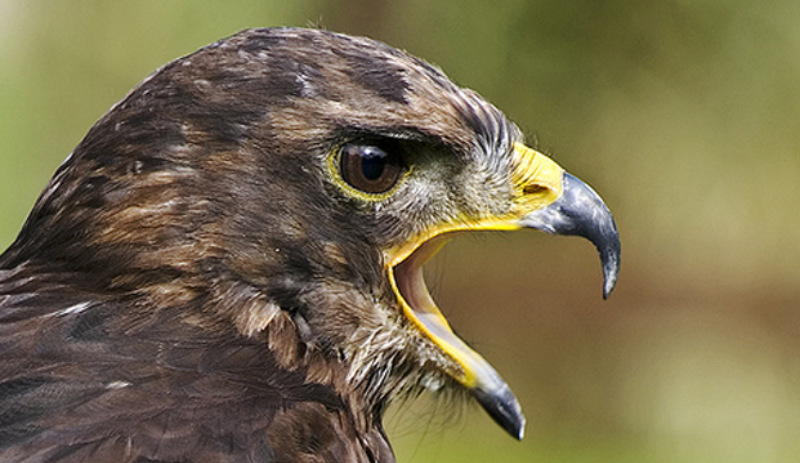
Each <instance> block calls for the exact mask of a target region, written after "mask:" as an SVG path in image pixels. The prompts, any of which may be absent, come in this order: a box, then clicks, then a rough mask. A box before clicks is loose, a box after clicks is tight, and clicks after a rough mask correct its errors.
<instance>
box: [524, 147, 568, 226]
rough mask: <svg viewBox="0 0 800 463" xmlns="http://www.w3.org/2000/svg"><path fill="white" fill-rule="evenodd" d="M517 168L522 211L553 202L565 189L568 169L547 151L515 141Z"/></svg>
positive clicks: (525, 211) (528, 210)
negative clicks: (563, 182) (566, 170)
mask: <svg viewBox="0 0 800 463" xmlns="http://www.w3.org/2000/svg"><path fill="white" fill-rule="evenodd" d="M513 155H514V158H515V159H514V160H515V163H514V170H513V171H512V172H511V180H512V182H514V186H515V187H516V190H517V191H516V193H517V195H516V202H517V204H518V206H519V208H520V209H521V212H522V213H527V212H531V211H534V210H536V209H539V208H541V207H544V206H547V205H549V204H551V203H553V202H554V201H555V200H556V199H558V198H559V197H560V196H561V193H562V192H563V185H562V181H563V180H562V179H563V176H564V169H562V168H561V166H559V165H558V164H556V163H555V161H553V160H552V159H550V158H549V157H547V156H545V155H544V154H542V153H540V152H538V151H536V150H534V149H531V148H528V147H527V146H525V145H523V144H522V143H515V144H514V152H513Z"/></svg>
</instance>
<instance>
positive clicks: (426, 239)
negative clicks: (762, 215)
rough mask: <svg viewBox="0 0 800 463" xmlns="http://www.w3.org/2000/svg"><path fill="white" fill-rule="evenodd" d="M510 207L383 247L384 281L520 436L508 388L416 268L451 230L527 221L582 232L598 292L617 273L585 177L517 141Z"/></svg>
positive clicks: (603, 213) (604, 213)
mask: <svg viewBox="0 0 800 463" xmlns="http://www.w3.org/2000/svg"><path fill="white" fill-rule="evenodd" d="M513 163H514V167H513V169H512V172H511V181H512V183H513V185H514V189H515V196H514V211H513V212H512V213H510V214H508V215H505V216H502V217H484V218H480V219H476V220H474V221H469V222H464V223H452V224H446V225H443V226H441V227H439V228H437V229H436V230H433V231H431V232H429V233H428V234H426V235H424V236H420V237H418V238H417V239H415V240H414V241H413V242H411V243H407V244H406V245H404V246H401V247H399V248H397V249H393V250H392V251H391V252H389V253H387V255H386V259H387V260H386V262H387V265H388V266H389V272H388V274H389V281H390V284H391V286H392V289H393V290H394V292H395V294H396V295H397V299H398V302H399V303H400V305H401V307H402V308H403V312H404V314H405V316H406V317H407V318H408V319H409V320H411V321H412V322H413V323H414V324H415V325H416V326H417V328H418V329H419V330H420V331H421V332H422V333H423V334H424V335H425V336H427V337H428V338H429V339H430V340H431V341H433V343H434V344H436V345H437V346H438V347H439V348H441V349H442V351H444V352H445V353H446V354H447V355H448V356H449V357H451V358H452V359H453V360H454V361H455V363H456V364H457V368H455V369H454V370H453V371H448V372H447V373H448V374H449V375H451V376H452V377H453V378H455V379H456V380H457V381H458V382H459V383H461V384H462V385H463V386H464V387H466V388H467V389H469V390H470V391H471V392H472V394H473V396H474V397H475V399H476V400H477V401H478V403H480V404H481V406H483V408H484V409H485V410H486V412H487V413H489V415H490V416H491V417H492V418H493V419H494V420H495V421H496V422H497V423H498V424H499V425H500V426H501V427H502V428H503V429H505V430H506V431H507V432H508V433H509V434H511V435H512V436H514V437H515V438H517V439H522V437H523V433H524V428H525V417H524V416H523V414H522V409H521V407H520V405H519V402H518V401H517V399H516V397H514V394H513V393H512V392H511V389H510V388H509V387H508V385H507V384H506V382H505V381H504V380H503V379H502V378H501V377H500V375H499V374H498V373H497V371H495V369H494V368H492V366H491V365H489V363H488V362H487V361H486V360H484V359H483V357H481V356H480V355H479V354H478V353H477V352H475V351H474V350H472V349H471V348H470V347H469V346H468V345H467V344H466V343H465V342H464V341H462V340H461V339H460V338H459V337H458V336H456V335H455V333H453V330H452V329H451V328H450V325H449V324H448V323H447V320H446V319H445V318H444V316H443V315H442V313H441V311H439V308H438V307H437V306H436V303H435V302H434V300H433V298H432V297H431V295H430V293H429V292H428V289H427V286H426V285H425V280H424V278H423V274H422V267H423V265H424V264H425V263H426V262H427V261H429V260H430V259H431V258H432V257H433V256H434V255H435V254H436V252H438V251H439V249H441V248H442V246H444V244H445V243H446V241H447V240H448V239H449V238H451V237H452V236H453V235H454V234H457V233H458V232H465V231H475V230H518V229H521V228H534V229H537V230H541V231H544V232H547V233H552V234H562V235H578V236H583V237H585V238H587V239H589V240H590V241H591V242H592V243H593V244H594V245H595V247H597V250H598V252H599V253H600V260H601V262H602V265H603V276H604V284H603V297H604V298H607V297H608V295H609V294H610V293H611V291H612V290H613V288H614V284H615V283H616V280H617V274H618V273H619V263H620V242H619V234H618V233H617V227H616V224H615V222H614V218H613V217H612V215H611V212H610V211H609V210H608V208H607V207H606V205H605V204H604V203H603V201H602V199H600V197H599V196H598V195H597V193H595V192H594V190H592V189H591V188H590V187H589V186H588V185H586V184H585V183H583V182H581V181H580V180H578V179H577V178H576V177H574V176H572V175H570V174H568V173H566V172H564V170H563V169H562V168H561V167H560V166H559V165H558V164H556V163H555V162H553V161H552V160H551V159H549V158H548V157H546V156H544V155H543V154H541V153H539V152H537V151H535V150H532V149H530V148H528V147H527V146H524V145H522V144H516V145H515V146H514V151H513Z"/></svg>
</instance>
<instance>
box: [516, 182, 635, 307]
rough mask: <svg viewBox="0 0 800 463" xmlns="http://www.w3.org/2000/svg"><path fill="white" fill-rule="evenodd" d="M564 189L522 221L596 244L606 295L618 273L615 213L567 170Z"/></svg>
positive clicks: (537, 227)
mask: <svg viewBox="0 0 800 463" xmlns="http://www.w3.org/2000/svg"><path fill="white" fill-rule="evenodd" d="M562 185H563V187H562V188H563V192H562V194H561V196H560V197H559V198H558V199H557V200H556V201H555V202H554V203H552V204H550V205H549V206H547V207H545V208H543V209H539V210H536V211H533V212H530V213H529V214H527V215H525V216H524V217H523V218H522V220H521V221H520V224H521V225H522V226H524V227H530V228H535V229H537V230H541V231H544V232H547V233H552V234H555V235H577V236H582V237H584V238H586V239H588V240H589V241H591V242H592V244H594V245H595V247H596V248H597V251H598V252H599V253H600V262H601V263H602V265H603V280H604V281H603V298H604V299H607V298H608V296H609V294H611V291H612V290H613V289H614V285H615V284H616V283H617V275H618V274H619V259H620V250H621V249H620V243H619V232H617V224H616V223H615V222H614V217H613V216H612V215H611V212H610V211H609V210H608V207H606V205H605V203H603V200H602V199H600V196H598V194H597V193H595V191H594V190H592V188H591V187H590V186H589V185H587V184H585V183H583V182H582V181H580V180H578V178H577V177H575V176H573V175H571V174H569V173H567V172H564V174H563V177H562Z"/></svg>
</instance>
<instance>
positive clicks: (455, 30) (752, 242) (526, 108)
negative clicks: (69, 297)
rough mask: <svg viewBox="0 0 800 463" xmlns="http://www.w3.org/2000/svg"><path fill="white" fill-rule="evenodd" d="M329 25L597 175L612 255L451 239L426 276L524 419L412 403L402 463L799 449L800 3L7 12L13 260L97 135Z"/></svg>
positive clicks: (8, 202) (21, 7)
mask: <svg viewBox="0 0 800 463" xmlns="http://www.w3.org/2000/svg"><path fill="white" fill-rule="evenodd" d="M275 25H297V26H306V25H321V26H323V27H325V28H329V29H333V30H336V31H340V32H346V33H351V34H359V35H368V36H371V37H373V38H376V39H380V40H383V41H386V42H388V43H389V44H391V45H394V46H396V47H399V48H404V49H406V50H408V51H410V52H412V53H413V54H416V55H418V56H421V57H423V58H425V59H427V60H428V61H431V62H433V63H435V64H437V65H439V66H441V67H442V68H443V69H444V70H445V71H446V72H447V73H448V74H449V75H450V76H451V77H452V78H453V79H454V80H455V81H457V82H458V83H460V84H461V85H464V86H467V87H471V88H474V89H476V90H478V91H479V92H481V93H482V94H483V95H484V96H485V97H487V98H488V99H489V100H490V101H492V102H494V103H495V104H496V105H497V106H498V107H500V108H501V109H503V110H504V111H505V112H506V114H507V115H508V116H509V117H510V118H511V119H513V120H515V121H516V122H517V123H518V124H519V125H520V126H521V127H522V128H523V130H524V131H525V132H526V133H527V135H528V139H529V141H531V142H532V143H534V144H535V145H536V146H538V147H539V148H540V149H541V150H543V151H546V152H548V153H550V154H551V155H553V156H554V157H555V159H556V160H557V161H559V162H560V163H561V164H562V165H564V166H566V167H567V168H568V169H569V170H570V171H572V172H573V173H575V174H576V175H578V176H579V177H581V178H583V179H584V180H586V181H588V182H589V183H591V184H592V185H593V186H595V188H596V189H597V190H599V191H600V192H601V193H602V195H603V196H604V197H605V199H606V201H607V202H608V204H609V206H610V207H611V209H612V211H614V213H615V215H616V217H617V221H618V225H619V228H620V230H621V233H622V240H623V266H622V273H621V279H620V283H619V285H618V287H617V291H616V293H615V294H614V295H613V297H612V298H611V299H610V300H609V301H606V302H603V301H602V300H601V297H600V292H601V290H600V287H601V276H600V268H599V267H600V266H599V263H598V261H597V257H596V255H595V253H594V250H593V249H592V247H591V245H590V244H588V243H587V242H583V241H580V240H576V239H569V238H553V237H549V236H545V235H541V234H536V233H533V232H531V233H517V234H486V235H481V236H478V237H473V238H463V239H461V240H457V241H456V242H454V243H452V244H450V245H449V246H448V247H447V248H446V249H445V250H444V251H443V252H442V253H441V254H440V256H438V257H437V258H436V259H435V260H434V261H433V262H432V263H431V264H430V265H429V266H428V268H427V269H426V271H427V272H428V273H429V277H428V281H429V284H430V285H431V286H433V291H434V295H435V297H436V298H437V300H438V302H439V305H440V306H441V307H442V309H443V311H444V312H445V313H446V314H447V316H448V317H449V319H450V320H451V322H452V324H453V325H454V326H455V327H456V328H457V329H458V330H459V332H460V333H461V334H462V335H463V336H464V337H465V338H466V339H468V340H469V341H470V342H472V343H473V345H475V346H476V347H477V349H478V350H480V351H481V352H482V353H483V354H484V355H485V356H486V357H487V358H488V359H489V360H490V361H491V362H492V363H493V364H494V365H495V366H496V367H497V368H498V370H500V371H501V373H502V374H503V375H504V376H505V378H506V379H507V380H508V382H509V383H510V384H511V386H512V388H513V389H514V390H515V392H516V393H517V395H518V396H519V398H520V400H521V402H522V404H523V407H524V409H525V410H526V413H527V416H528V418H529V424H528V429H527V437H526V439H525V440H524V441H522V442H521V443H520V442H516V441H514V440H513V439H511V438H509V437H507V436H505V435H504V434H503V432H502V431H501V430H500V429H499V428H498V427H496V426H495V425H494V424H493V423H492V422H491V421H490V419H489V418H488V417H487V416H485V415H484V413H483V412H482V411H481V410H479V409H478V407H477V406H474V405H471V406H462V405H454V404H451V403H445V402H437V401H435V400H431V399H430V398H427V397H423V398H421V399H419V400H416V401H412V402H410V403H406V404H400V406H395V407H394V408H393V410H392V411H391V413H390V414H389V416H388V418H387V425H388V427H389V432H390V435H391V437H392V439H393V442H394V443H395V447H396V451H397V455H398V459H399V460H400V461H405V462H428V461H441V462H448V461H459V462H463V461H476V462H477V461H539V462H626V461H629V462H684V461H697V462H779V461H787V462H788V461H797V459H798V458H800V457H799V455H800V307H798V306H800V289H798V281H800V265H798V264H800V231H799V230H800V228H799V226H800V213H799V212H800V2H793V1H761V2H752V1H745V0H701V1H696V0H695V1H693V0H669V1H662V2H648V1H645V0H639V1H636V0H627V1H626V0H612V1H605V2H598V1H594V0H582V1H581V0H540V1H521V0H518V1H495V2H488V1H486V0H470V1H430V0H401V1H394V2H391V3H390V2H377V1H368V0H358V1H322V0H320V1H298V0H295V1H291V2H290V1H283V2H270V1H260V2H241V1H226V2H210V1H198V0H170V1H163V0H162V1H156V0H147V1H136V2H109V1H102V0H94V1H88V0H87V1H76V0H73V1H56V0H48V1H45V0H0V213H1V214H2V215H0V247H3V248H4V247H5V246H7V245H8V244H9V243H10V242H11V241H12V240H13V238H14V236H15V234H16V233H17V231H18V230H19V228H20V227H21V225H22V222H23V220H24V218H25V215H26V214H27V212H28V210H29V209H30V208H31V206H32V205H33V202H34V201H35V199H36V197H37V195H38V193H39V192H40V191H41V189H42V188H43V187H44V185H45V184H46V182H47V181H48V179H49V177H50V176H51V175H52V173H53V171H54V170H55V169H56V167H57V166H58V164H59V163H60V162H61V160H62V159H63V158H64V157H65V156H66V155H67V154H68V153H69V152H70V150H71V149H72V148H73V147H74V146H75V145H76V144H77V143H78V142H79V141H80V139H81V137H82V136H83V135H84V133H85V132H86V131H87V130H88V128H89V127H90V126H91V124H92V123H93V122H94V121H95V120H97V119H98V118H99V117H100V116H101V115H102V114H103V113H104V112H105V111H106V110H107V109H108V108H109V107H110V106H111V105H112V104H113V103H114V102H115V101H117V100H118V99H120V98H121V97H122V96H123V95H125V93H126V92H127V91H128V90H129V89H130V88H131V87H133V86H134V85H135V84H136V83H137V82H138V81H139V80H141V79H142V78H143V77H144V76H146V75H147V74H149V73H150V72H151V71H152V70H154V69H155V68H157V67H158V66H160V65H162V64H164V63H166V62H167V61H169V60H171V59H173V58H175V57H178V56H180V55H183V54H186V53H189V52H191V51H193V50H195V49H197V48H199V47H201V46H203V45H205V44H207V43H210V42H212V41H214V40H216V39H218V38H220V37H223V36H226V35H230V34H232V33H234V32H236V31H237V30H240V29H243V28H245V27H255V26H275Z"/></svg>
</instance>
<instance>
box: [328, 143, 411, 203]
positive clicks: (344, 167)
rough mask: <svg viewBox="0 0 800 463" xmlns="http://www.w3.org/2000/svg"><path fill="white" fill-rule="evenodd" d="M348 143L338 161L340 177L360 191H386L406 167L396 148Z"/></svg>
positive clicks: (376, 192) (395, 183)
mask: <svg viewBox="0 0 800 463" xmlns="http://www.w3.org/2000/svg"><path fill="white" fill-rule="evenodd" d="M393 148H394V147H392V149H389V148H388V147H387V148H386V149H385V148H382V147H380V146H375V145H368V144H359V143H348V144H346V145H344V146H342V149H341V160H340V161H339V165H340V169H341V174H342V179H343V180H344V181H345V182H347V183H348V184H349V185H350V186H352V187H353V188H355V189H357V190H360V191H363V192H364V193H372V194H378V193H386V192H387V191H389V190H391V189H392V187H394V186H395V185H397V182H398V181H400V178H401V177H402V176H403V173H404V172H405V171H406V167H405V165H404V164H403V159H402V157H401V156H400V155H399V154H398V152H399V151H400V150H399V149H393Z"/></svg>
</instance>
